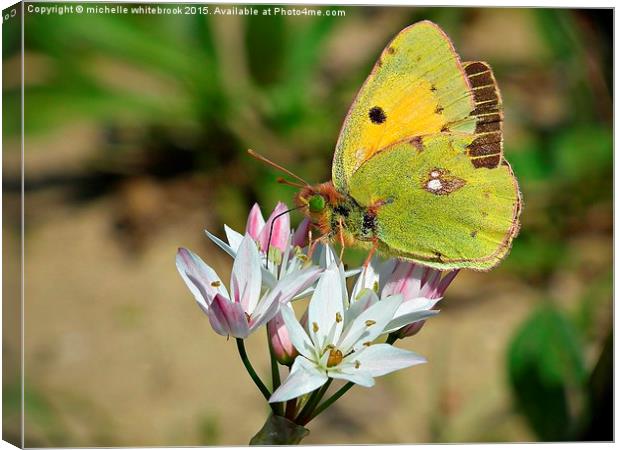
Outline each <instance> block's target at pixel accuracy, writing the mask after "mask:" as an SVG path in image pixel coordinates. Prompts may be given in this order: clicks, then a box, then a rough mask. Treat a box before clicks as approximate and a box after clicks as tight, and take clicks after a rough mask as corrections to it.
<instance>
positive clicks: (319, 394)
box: [295, 378, 333, 425]
mask: <svg viewBox="0 0 620 450" xmlns="http://www.w3.org/2000/svg"><path fill="white" fill-rule="evenodd" d="M332 381H333V378H329V379H328V380H327V382H326V383H325V384H324V385H323V386H322V387H321V388H320V389H317V390H316V391H314V392H313V393H312V395H311V396H310V398H309V399H308V403H306V406H304V409H302V410H301V412H300V413H299V415H298V416H297V420H295V422H297V423H298V424H300V425H303V424H305V423H308V422H309V421H310V417H312V412H313V411H314V408H316V406H317V405H318V404H319V402H320V401H321V399H322V398H323V396H324V395H325V392H327V389H329V385H330V384H332Z"/></svg>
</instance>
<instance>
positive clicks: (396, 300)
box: [338, 295, 402, 354]
mask: <svg viewBox="0 0 620 450" xmlns="http://www.w3.org/2000/svg"><path fill="white" fill-rule="evenodd" d="M401 302H402V297H401V296H400V295H393V296H391V297H388V298H386V299H384V300H380V301H378V302H376V303H375V304H374V305H372V306H371V307H370V308H368V309H367V310H366V311H364V312H362V313H361V314H360V315H359V316H357V317H356V318H355V320H353V322H352V323H351V325H349V326H348V327H347V329H346V330H345V331H344V333H343V337H342V340H341V342H340V343H339V344H338V348H339V349H340V351H342V352H343V353H344V354H347V353H349V350H351V348H353V349H355V350H357V349H359V348H362V347H363V345H364V343H365V342H372V341H373V340H375V339H376V338H377V337H378V336H379V335H381V334H382V333H383V330H384V329H385V327H386V325H387V324H388V323H389V322H390V321H391V320H392V319H393V318H394V313H395V312H396V310H397V309H398V306H399V305H400V303H401ZM369 324H371V325H369Z"/></svg>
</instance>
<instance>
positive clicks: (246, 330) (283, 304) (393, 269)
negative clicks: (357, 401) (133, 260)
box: [176, 203, 457, 425]
mask: <svg viewBox="0 0 620 450" xmlns="http://www.w3.org/2000/svg"><path fill="white" fill-rule="evenodd" d="M309 230H310V225H309V222H308V221H307V220H304V221H303V222H302V223H301V225H300V226H299V227H298V228H297V229H296V230H294V231H293V230H291V228H290V218H289V215H288V211H287V209H286V206H285V205H284V204H282V203H279V204H278V205H277V206H276V208H275V209H274V211H273V212H272V213H271V215H270V216H269V218H268V219H267V220H265V219H264V217H263V215H262V213H261V211H260V208H259V207H258V205H254V207H253V208H252V209H251V211H250V214H249V216H248V220H247V225H246V229H245V233H244V234H241V233H238V232H236V231H234V230H232V229H231V228H229V227H228V226H225V233H226V238H227V242H224V241H222V240H220V239H219V238H217V237H216V236H214V235H213V234H211V233H209V232H208V231H207V235H208V237H209V238H210V239H211V240H212V241H213V242H214V243H215V244H217V245H218V246H219V247H220V248H222V249H223V250H224V251H226V252H227V253H228V254H229V255H230V256H232V257H233V258H234V263H233V268H232V273H231V277H230V284H229V290H227V288H226V287H225V286H224V284H223V282H222V281H221V279H220V278H219V277H218V275H217V274H216V272H215V271H214V270H213V269H212V268H211V267H209V266H208V265H207V264H206V263H205V262H203V261H202V260H201V259H200V258H199V257H198V256H197V255H196V254H194V253H192V252H191V251H189V250H187V249H185V248H181V249H179V251H178V253H177V260H176V263H177V269H178V271H179V273H180V274H181V277H182V278H183V280H184V281H185V283H186V284H187V286H188V288H189V289H190V291H191V292H192V294H193V295H194V298H195V299H196V302H197V303H198V305H199V306H200V308H201V309H202V310H203V311H204V312H205V314H206V315H207V316H208V318H209V322H210V323H211V326H212V327H213V329H214V330H215V332H216V333H218V334H220V335H223V336H232V337H234V338H236V339H237V345H238V347H239V350H240V355H241V357H242V360H243V361H244V364H245V365H246V368H247V369H248V372H249V373H250V375H251V376H252V378H253V380H254V381H255V383H256V384H257V386H258V387H259V389H260V390H261V392H262V393H263V395H264V396H265V398H266V399H267V400H268V401H269V402H270V403H271V404H272V409H273V411H274V413H275V414H276V415H284V414H286V417H287V418H288V419H290V420H291V421H294V422H295V423H297V424H301V425H303V424H305V423H307V421H308V420H310V419H311V418H312V417H314V415H316V414H318V412H320V411H322V410H323V409H324V408H325V407H327V406H329V404H331V403H330V401H331V400H329V399H328V400H326V401H325V402H324V403H323V405H322V406H318V403H319V402H320V400H321V397H322V395H324V394H325V391H326V389H327V387H328V386H329V383H331V381H332V380H334V379H338V380H344V381H346V382H348V384H347V385H346V388H347V389H348V387H350V386H352V385H353V384H357V385H361V386H365V387H371V386H373V385H374V383H375V380H374V379H375V378H376V377H378V376H381V375H385V374H388V373H390V372H393V371H396V370H399V369H403V368H406V367H410V366H413V365H416V364H420V363H423V362H425V361H426V360H425V359H424V358H423V357H422V356H420V355H418V354H416V353H414V352H411V351H408V350H404V349H400V348H398V347H395V346H394V345H393V344H394V343H395V342H396V340H397V339H402V338H405V337H407V336H412V335H414V334H416V333H417V332H418V331H419V330H420V328H421V327H422V325H423V324H424V322H425V320H426V319H428V318H429V317H431V316H433V315H435V314H437V313H438V311H437V310H436V305H437V303H438V302H439V300H441V298H442V297H443V294H444V292H445V290H446V289H447V287H448V286H449V284H450V283H451V282H452V280H453V279H454V277H455V276H456V274H457V271H452V272H447V273H446V272H440V271H438V270H435V269H431V268H428V267H423V266H420V265H417V264H413V263H409V262H404V261H397V260H388V261H385V262H381V261H380V260H379V259H378V258H373V260H372V261H371V262H370V264H369V265H368V266H367V267H364V268H362V269H356V270H350V271H345V270H344V267H343V265H342V263H341V262H340V261H339V260H338V258H337V257H336V255H335V253H334V251H333V250H332V249H331V247H330V246H329V245H326V244H322V243H319V242H317V241H315V242H310V239H309V236H310V234H309ZM358 274H359V276H358V277H357V280H356V282H355V284H354V286H353V289H352V290H351V293H350V294H349V292H348V290H347V283H346V282H347V278H348V277H351V276H353V275H358ZM303 298H310V300H309V302H308V304H307V309H306V312H305V314H303V316H302V318H301V319H298V318H297V316H296V315H295V311H294V309H293V308H292V305H291V302H292V301H295V300H299V299H303ZM263 325H266V328H267V333H268V336H269V340H270V347H271V348H270V353H271V355H272V357H273V358H275V360H277V361H278V362H279V363H280V364H282V365H286V366H289V367H290V373H289V374H288V377H287V378H286V379H285V380H284V381H283V382H282V384H280V383H279V373H278V370H277V364H276V362H275V360H272V361H273V364H272V370H273V371H274V372H272V376H273V378H274V391H273V392H270V391H269V390H268V389H267V388H266V387H265V385H264V383H262V381H261V380H260V377H259V376H258V375H257V374H256V372H254V370H253V368H252V367H251V364H250V363H249V360H248V358H247V354H246V353H245V348H244V347H243V339H245V338H246V337H248V336H249V335H250V334H251V333H252V332H254V331H256V330H257V329H259V328H260V327H262V326H263ZM382 337H384V339H382ZM309 393H313V394H312V396H310V398H308V395H307V394H309ZM340 395H342V394H335V395H334V397H333V398H334V399H335V398H338V397H339V396H340ZM281 402H288V403H287V408H286V413H284V412H283V410H282V409H281V408H278V407H277V405H278V404H279V403H281ZM291 402H293V403H292V404H291ZM304 402H305V403H304ZM302 407H303V409H302ZM300 411H301V412H300ZM298 412H299V415H297V413H298Z"/></svg>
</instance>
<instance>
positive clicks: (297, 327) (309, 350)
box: [281, 305, 316, 360]
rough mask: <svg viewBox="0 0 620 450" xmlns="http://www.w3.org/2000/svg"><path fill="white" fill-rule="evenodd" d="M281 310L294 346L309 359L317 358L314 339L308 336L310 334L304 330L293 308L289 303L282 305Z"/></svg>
mask: <svg viewBox="0 0 620 450" xmlns="http://www.w3.org/2000/svg"><path fill="white" fill-rule="evenodd" d="M281 311H282V318H283V319H284V324H285V325H286V329H287V330H288V334H289V336H290V338H291V342H292V343H293V346H294V347H295V348H296V349H297V351H298V352H299V353H300V354H302V355H303V356H305V357H306V358H308V359H312V360H314V359H315V358H316V350H315V348H314V345H312V341H311V340H310V338H309V337H308V334H306V330H304V328H303V327H302V326H301V324H300V323H299V321H298V320H297V318H296V317H295V313H294V312H293V308H291V307H290V306H289V305H282V308H281Z"/></svg>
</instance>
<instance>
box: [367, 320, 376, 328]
mask: <svg viewBox="0 0 620 450" xmlns="http://www.w3.org/2000/svg"><path fill="white" fill-rule="evenodd" d="M376 323H377V322H375V321H374V320H367V321H366V326H367V327H371V326H373V325H374V324H376Z"/></svg>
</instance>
